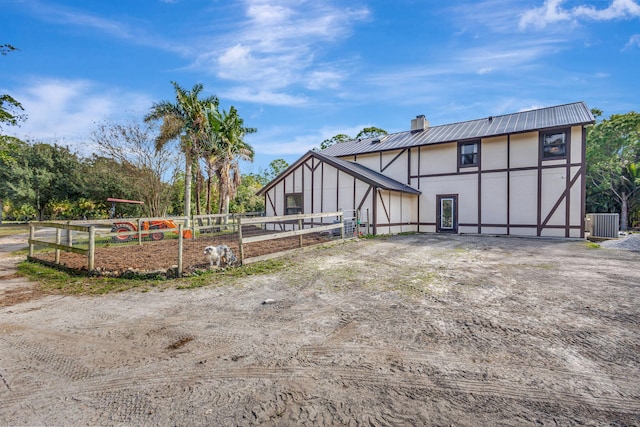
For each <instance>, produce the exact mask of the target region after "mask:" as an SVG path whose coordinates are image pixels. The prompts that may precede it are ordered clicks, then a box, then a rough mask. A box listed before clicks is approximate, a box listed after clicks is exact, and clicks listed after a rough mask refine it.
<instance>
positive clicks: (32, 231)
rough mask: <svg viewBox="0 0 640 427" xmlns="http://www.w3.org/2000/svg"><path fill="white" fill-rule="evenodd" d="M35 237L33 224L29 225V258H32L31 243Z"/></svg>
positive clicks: (32, 249)
mask: <svg viewBox="0 0 640 427" xmlns="http://www.w3.org/2000/svg"><path fill="white" fill-rule="evenodd" d="M35 237H36V227H35V226H34V225H33V224H29V257H30V258H31V257H33V253H34V248H33V247H34V244H33V243H31V241H32V240H33V239H34V238H35Z"/></svg>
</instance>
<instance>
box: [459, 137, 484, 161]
mask: <svg viewBox="0 0 640 427" xmlns="http://www.w3.org/2000/svg"><path fill="white" fill-rule="evenodd" d="M479 146H480V142H479V141H475V142H465V143H460V144H459V145H458V149H459V150H460V155H459V157H458V158H459V159H460V161H459V164H460V166H461V167H465V166H478V147H479Z"/></svg>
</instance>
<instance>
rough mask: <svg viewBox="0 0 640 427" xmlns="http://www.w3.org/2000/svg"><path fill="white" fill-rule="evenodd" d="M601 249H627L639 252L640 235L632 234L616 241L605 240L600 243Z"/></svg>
mask: <svg viewBox="0 0 640 427" xmlns="http://www.w3.org/2000/svg"><path fill="white" fill-rule="evenodd" d="M600 246H602V247H603V248H610V249H627V250H630V251H638V252H640V234H638V233H633V234H627V235H626V236H623V237H620V238H619V239H616V240H605V241H604V242H601V243H600Z"/></svg>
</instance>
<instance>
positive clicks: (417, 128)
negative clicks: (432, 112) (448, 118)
mask: <svg viewBox="0 0 640 427" xmlns="http://www.w3.org/2000/svg"><path fill="white" fill-rule="evenodd" d="M428 127H429V120H427V118H426V117H425V116H424V114H421V115H419V116H416V118H415V119H412V120H411V132H422V131H423V130H425V129H427V128H428Z"/></svg>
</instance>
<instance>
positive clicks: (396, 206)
mask: <svg viewBox="0 0 640 427" xmlns="http://www.w3.org/2000/svg"><path fill="white" fill-rule="evenodd" d="M568 133H569V135H570V138H569V141H568V146H567V152H568V156H567V158H561V159H554V160H543V159H541V150H540V134H539V132H527V133H523V134H514V135H505V136H500V137H492V138H485V139H482V140H480V146H479V166H478V167H462V166H460V165H458V150H459V145H458V142H457V141H455V142H451V143H444V144H437V145H431V146H421V147H413V148H411V149H403V150H394V151H389V152H382V153H380V152H378V153H370V154H358V155H357V156H349V157H345V158H344V160H351V161H356V162H357V163H359V164H361V165H363V166H366V167H368V168H369V169H372V170H373V171H376V172H379V173H382V174H384V175H385V176H387V177H390V178H392V179H395V180H396V181H399V182H401V183H405V184H407V185H410V186H411V187H413V188H415V189H418V190H420V191H421V194H420V195H419V196H416V195H411V194H407V193H400V192H394V191H384V190H379V189H377V188H373V187H372V186H371V185H370V184H369V183H367V182H364V181H362V180H360V179H357V178H355V177H354V176H353V175H352V174H350V173H349V172H345V171H342V170H338V169H337V168H336V167H334V166H331V164H329V163H327V162H322V161H321V159H320V158H317V157H313V156H311V157H309V158H307V159H306V160H305V161H304V162H303V163H301V164H299V165H298V166H297V167H295V168H294V169H292V170H290V171H288V173H287V174H286V176H284V177H282V178H281V179H280V181H278V182H277V183H276V184H275V185H274V186H273V187H272V188H270V189H269V191H267V193H266V195H265V199H266V204H265V205H266V210H267V215H282V214H283V213H284V203H285V195H286V194H288V193H303V194H304V206H303V212H304V213H312V212H330V211H337V210H339V209H343V210H345V211H346V210H355V209H358V208H359V209H360V210H361V221H362V222H363V223H365V222H366V220H367V213H368V215H369V219H370V221H371V224H370V228H369V229H368V231H370V232H374V228H375V232H376V233H377V234H386V233H400V232H411V231H418V232H436V231H437V228H436V222H437V200H438V196H445V195H446V196H455V197H457V202H458V203H457V208H458V210H457V230H456V231H457V232H458V233H485V234H512V235H524V236H558V237H581V236H583V230H582V226H583V223H584V197H585V195H584V174H585V171H584V164H583V163H582V162H583V161H584V146H583V145H584V144H583V141H584V138H583V128H582V126H574V127H573V128H571V129H570V130H569V132H568ZM569 187H570V188H569ZM274 207H275V209H274ZM567 218H568V219H569V222H568V223H567ZM362 231H364V232H366V231H367V230H362Z"/></svg>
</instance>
